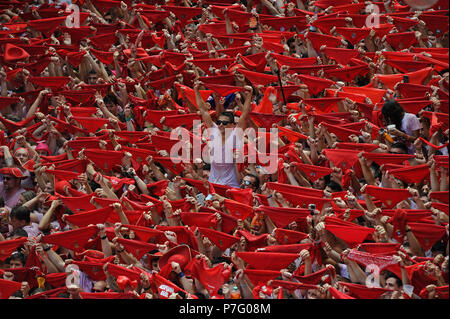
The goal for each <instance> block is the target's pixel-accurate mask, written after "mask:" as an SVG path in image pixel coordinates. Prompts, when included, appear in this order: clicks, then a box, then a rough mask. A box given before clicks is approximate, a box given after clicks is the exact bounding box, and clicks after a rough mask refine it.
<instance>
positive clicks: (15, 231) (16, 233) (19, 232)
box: [7, 228, 28, 239]
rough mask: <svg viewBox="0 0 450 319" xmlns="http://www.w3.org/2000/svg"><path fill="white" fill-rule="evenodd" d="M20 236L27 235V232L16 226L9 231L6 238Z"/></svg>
mask: <svg viewBox="0 0 450 319" xmlns="http://www.w3.org/2000/svg"><path fill="white" fill-rule="evenodd" d="M20 237H28V233H27V231H26V230H25V229H23V228H17V229H13V230H12V231H11V232H10V233H9V236H8V238H7V239H17V238H20Z"/></svg>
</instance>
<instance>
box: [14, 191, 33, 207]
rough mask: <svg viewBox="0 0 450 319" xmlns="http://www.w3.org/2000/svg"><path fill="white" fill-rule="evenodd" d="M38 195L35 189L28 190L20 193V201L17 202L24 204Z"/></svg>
mask: <svg viewBox="0 0 450 319" xmlns="http://www.w3.org/2000/svg"><path fill="white" fill-rule="evenodd" d="M35 197H36V193H35V192H34V191H26V192H23V193H22V194H20V197H19V201H18V202H17V205H23V204H25V203H26V202H28V201H29V200H32V199H33V198H35Z"/></svg>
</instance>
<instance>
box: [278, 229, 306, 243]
mask: <svg viewBox="0 0 450 319" xmlns="http://www.w3.org/2000/svg"><path fill="white" fill-rule="evenodd" d="M307 237H308V234H305V233H302V232H298V231H293V230H288V229H282V228H277V229H276V230H275V239H276V240H277V242H279V243H280V244H284V245H289V244H295V243H298V242H299V241H301V240H303V239H305V238H307Z"/></svg>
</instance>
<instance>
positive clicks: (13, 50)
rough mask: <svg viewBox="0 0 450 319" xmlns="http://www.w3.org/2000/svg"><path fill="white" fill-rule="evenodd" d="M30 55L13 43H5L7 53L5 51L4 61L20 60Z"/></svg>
mask: <svg viewBox="0 0 450 319" xmlns="http://www.w3.org/2000/svg"><path fill="white" fill-rule="evenodd" d="M29 57H30V54H29V53H28V52H27V51H25V50H24V49H22V48H20V47H18V46H15V45H14V44H11V43H6V45H5V53H4V58H3V59H4V61H5V62H7V63H13V62H17V61H20V60H25V59H27V58H29Z"/></svg>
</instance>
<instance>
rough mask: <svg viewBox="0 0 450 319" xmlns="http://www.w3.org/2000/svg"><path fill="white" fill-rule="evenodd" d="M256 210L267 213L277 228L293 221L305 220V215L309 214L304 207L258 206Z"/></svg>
mask: <svg viewBox="0 0 450 319" xmlns="http://www.w3.org/2000/svg"><path fill="white" fill-rule="evenodd" d="M257 211H260V212H263V213H264V214H265V215H267V217H269V218H270V219H271V220H272V222H273V223H274V224H275V225H276V226H277V227H279V228H284V227H286V226H287V225H289V224H290V223H292V222H293V221H297V222H301V221H303V222H305V221H306V217H307V216H309V215H310V212H309V210H308V209H305V208H287V207H270V206H260V207H258V209H257Z"/></svg>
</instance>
